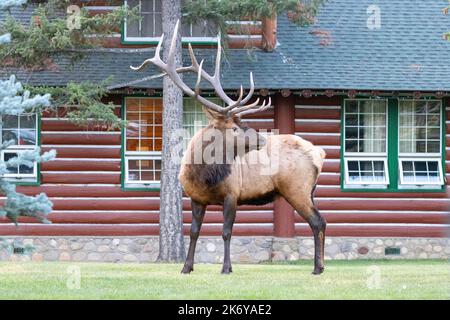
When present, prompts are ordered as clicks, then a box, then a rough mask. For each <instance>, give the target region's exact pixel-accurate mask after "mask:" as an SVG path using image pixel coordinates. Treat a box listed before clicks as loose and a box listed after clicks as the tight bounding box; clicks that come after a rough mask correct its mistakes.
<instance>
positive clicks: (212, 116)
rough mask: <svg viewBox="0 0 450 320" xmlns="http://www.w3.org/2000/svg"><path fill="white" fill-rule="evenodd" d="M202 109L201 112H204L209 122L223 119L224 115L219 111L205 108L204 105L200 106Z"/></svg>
mask: <svg viewBox="0 0 450 320" xmlns="http://www.w3.org/2000/svg"><path fill="white" fill-rule="evenodd" d="M202 109H203V112H204V113H205V115H206V117H207V118H208V120H209V122H213V121H214V120H220V119H224V116H223V115H222V114H221V113H219V112H216V111H214V110H211V109H209V108H205V106H202Z"/></svg>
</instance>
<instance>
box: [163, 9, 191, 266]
mask: <svg viewBox="0 0 450 320" xmlns="http://www.w3.org/2000/svg"><path fill="white" fill-rule="evenodd" d="M180 18H181V1H180V0H164V1H162V22H163V32H164V35H165V36H164V43H163V48H164V52H163V59H164V61H167V56H168V52H169V47H170V40H171V39H172V35H173V31H174V28H175V24H176V22H177V20H178V19H180ZM180 29H181V28H180ZM179 34H180V32H179ZM175 59H176V61H177V65H181V36H180V35H179V36H178V41H177V50H176V55H175ZM182 121H183V93H182V92H181V90H180V89H178V87H177V86H175V84H174V83H173V82H172V80H170V79H169V78H168V77H167V76H166V77H164V80H163V148H162V172H161V208H160V218H159V219H160V221H159V226H160V233H159V257H158V260H159V261H170V262H181V261H183V260H184V257H185V249H184V239H183V208H182V200H183V198H182V189H181V185H180V182H179V181H178V173H179V170H180V164H179V162H178V161H174V160H175V158H176V157H174V156H173V155H172V152H173V150H174V149H175V146H176V145H177V144H178V143H179V138H178V135H177V134H176V131H177V130H179V129H181V128H182V125H183V124H182Z"/></svg>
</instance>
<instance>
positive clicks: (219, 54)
mask: <svg viewBox="0 0 450 320" xmlns="http://www.w3.org/2000/svg"><path fill="white" fill-rule="evenodd" d="M221 40H222V39H221V36H220V33H219V34H218V35H217V55H216V69H215V70H214V78H217V79H220V63H221V60H222V44H221V42H222V41H221ZM219 83H220V82H219Z"/></svg>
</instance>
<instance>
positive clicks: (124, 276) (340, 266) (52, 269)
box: [0, 260, 450, 299]
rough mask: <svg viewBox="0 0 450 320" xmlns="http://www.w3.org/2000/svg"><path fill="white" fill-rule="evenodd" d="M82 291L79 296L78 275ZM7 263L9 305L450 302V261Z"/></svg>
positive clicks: (4, 290) (4, 277) (3, 290)
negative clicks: (229, 266) (317, 267)
mask: <svg viewBox="0 0 450 320" xmlns="http://www.w3.org/2000/svg"><path fill="white" fill-rule="evenodd" d="M78 268H79V269H78ZM77 270H78V271H79V272H80V275H81V277H80V279H81V281H80V288H79V289H76V288H74V286H75V287H76V280H74V279H76V273H77V272H78V271H77ZM180 270H181V265H177V264H156V263H154V264H106V263H61V262H45V263H28V262H27V263H18V262H15V263H12V262H1V263H0V298H1V299H449V298H450V273H449V264H448V262H447V261H443V260H441V261H436V260H422V261H417V260H416V261H405V260H397V261H392V260H391V261H384V260H376V261H328V262H327V263H326V269H325V273H324V274H322V275H321V276H313V275H311V271H312V261H300V262H295V263H284V264H259V265H242V264H235V265H234V266H233V270H234V272H233V274H231V275H228V276H227V275H221V274H220V270H221V266H220V265H207V264H197V265H196V266H195V271H194V272H193V273H192V274H191V275H181V274H180Z"/></svg>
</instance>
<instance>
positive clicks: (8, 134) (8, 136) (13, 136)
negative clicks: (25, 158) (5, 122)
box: [2, 129, 19, 145]
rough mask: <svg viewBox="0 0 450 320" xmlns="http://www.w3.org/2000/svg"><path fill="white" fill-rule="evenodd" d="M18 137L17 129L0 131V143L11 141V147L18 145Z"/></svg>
mask: <svg viewBox="0 0 450 320" xmlns="http://www.w3.org/2000/svg"><path fill="white" fill-rule="evenodd" d="M18 136H19V130H17V129H13V130H11V129H3V130H2V141H3V142H6V141H10V140H11V141H13V142H12V144H13V145H17V144H18V143H17V142H18V140H19V138H18Z"/></svg>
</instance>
